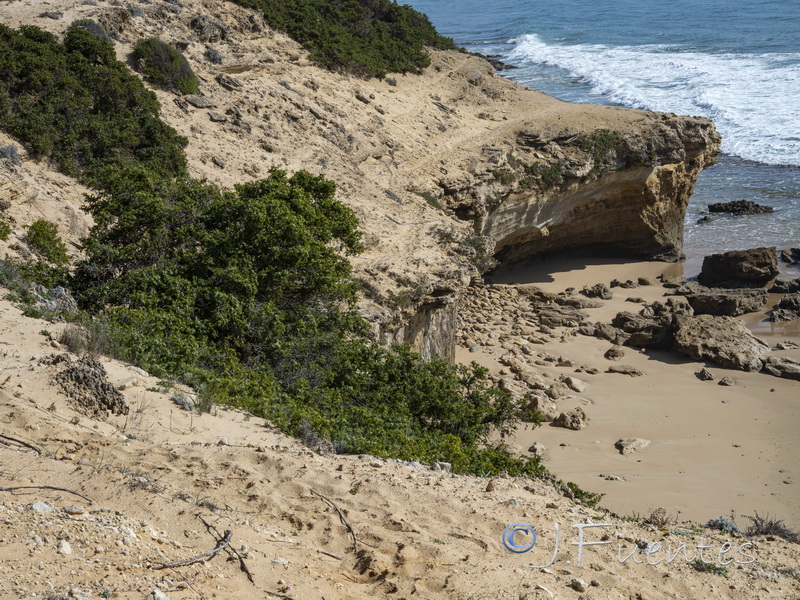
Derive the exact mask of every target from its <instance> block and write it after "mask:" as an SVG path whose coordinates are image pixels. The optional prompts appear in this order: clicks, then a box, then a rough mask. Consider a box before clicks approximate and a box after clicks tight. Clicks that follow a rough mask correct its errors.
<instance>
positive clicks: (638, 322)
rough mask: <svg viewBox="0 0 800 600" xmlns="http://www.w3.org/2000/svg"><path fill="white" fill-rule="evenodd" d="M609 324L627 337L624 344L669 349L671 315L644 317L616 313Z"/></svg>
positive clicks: (671, 326)
mask: <svg viewBox="0 0 800 600" xmlns="http://www.w3.org/2000/svg"><path fill="white" fill-rule="evenodd" d="M611 324H612V325H613V326H614V327H616V328H617V329H621V330H622V331H623V332H624V333H625V334H627V335H628V339H627V341H626V342H625V343H626V344H627V345H628V346H634V347H636V348H643V347H647V348H669V347H670V346H672V334H673V325H672V315H670V314H662V315H658V316H655V315H654V316H652V317H646V316H643V315H634V314H633V313H629V312H621V313H618V314H617V316H616V317H614V320H613V321H612V322H611Z"/></svg>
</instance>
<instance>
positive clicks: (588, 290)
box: [581, 283, 613, 300]
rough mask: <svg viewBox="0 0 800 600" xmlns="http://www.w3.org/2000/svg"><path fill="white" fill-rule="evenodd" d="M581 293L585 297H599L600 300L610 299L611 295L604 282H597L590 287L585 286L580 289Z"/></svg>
mask: <svg viewBox="0 0 800 600" xmlns="http://www.w3.org/2000/svg"><path fill="white" fill-rule="evenodd" d="M581 294H583V295H584V296H586V297H587V298H600V299H602V300H611V298H612V297H613V296H612V294H611V290H609V289H608V287H607V286H606V285H605V284H604V283H597V284H595V285H593V286H592V287H588V286H586V287H584V288H583V289H582V290H581Z"/></svg>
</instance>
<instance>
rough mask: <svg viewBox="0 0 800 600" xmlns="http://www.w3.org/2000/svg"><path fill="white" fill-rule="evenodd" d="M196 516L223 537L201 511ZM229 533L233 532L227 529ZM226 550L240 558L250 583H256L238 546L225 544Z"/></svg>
mask: <svg viewBox="0 0 800 600" xmlns="http://www.w3.org/2000/svg"><path fill="white" fill-rule="evenodd" d="M195 516H196V517H197V518H198V519H200V521H202V523H203V525H205V526H206V529H208V530H209V531H213V532H214V533H215V534H216V536H217V538H219V539H222V536H221V535H220V533H219V531H218V530H217V528H216V527H214V526H213V525H212V524H211V523H209V522H208V521H206V520H205V519H204V518H203V516H202V515H201V514H200V513H197V514H196V515H195ZM229 533H231V532H230V531H225V535H228V534H229ZM225 551H226V552H228V553H229V554H231V555H233V556H235V557H236V558H237V559H238V560H239V568H240V569H241V570H242V571H244V573H245V575H247V579H248V580H249V581H250V583H252V584H253V585H255V584H256V582H255V580H254V579H253V574H252V573H251V572H250V569H249V568H248V567H247V563H246V562H245V561H244V556H242V555H241V553H239V551H238V550H236V548H234V547H233V546H227V544H226V546H225Z"/></svg>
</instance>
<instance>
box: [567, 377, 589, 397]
mask: <svg viewBox="0 0 800 600" xmlns="http://www.w3.org/2000/svg"><path fill="white" fill-rule="evenodd" d="M563 381H564V383H566V384H567V386H568V387H569V389H571V390H572V391H573V392H578V393H579V394H582V393H583V392H585V391H586V388H588V387H589V384H588V383H586V382H585V381H583V380H582V379H578V378H577V377H564V378H563Z"/></svg>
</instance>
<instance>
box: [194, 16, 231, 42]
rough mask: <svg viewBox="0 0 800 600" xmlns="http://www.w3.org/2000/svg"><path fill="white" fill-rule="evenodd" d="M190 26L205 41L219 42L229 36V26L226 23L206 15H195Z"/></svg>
mask: <svg viewBox="0 0 800 600" xmlns="http://www.w3.org/2000/svg"><path fill="white" fill-rule="evenodd" d="M189 26H190V27H191V28H192V29H193V30H194V32H195V33H196V34H197V37H198V38H200V40H201V41H203V42H218V41H220V40H224V39H226V38H227V37H228V28H227V27H225V25H223V24H222V23H221V22H219V21H217V20H216V19H212V18H211V17H207V16H205V15H197V16H196V17H194V18H193V19H192V20H191V22H190V23H189Z"/></svg>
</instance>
